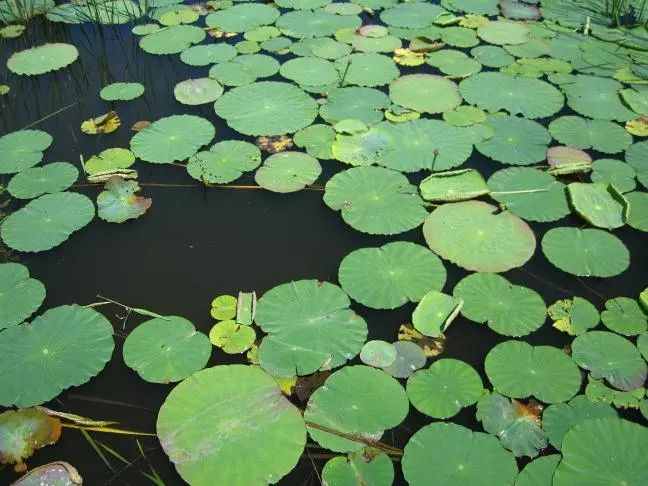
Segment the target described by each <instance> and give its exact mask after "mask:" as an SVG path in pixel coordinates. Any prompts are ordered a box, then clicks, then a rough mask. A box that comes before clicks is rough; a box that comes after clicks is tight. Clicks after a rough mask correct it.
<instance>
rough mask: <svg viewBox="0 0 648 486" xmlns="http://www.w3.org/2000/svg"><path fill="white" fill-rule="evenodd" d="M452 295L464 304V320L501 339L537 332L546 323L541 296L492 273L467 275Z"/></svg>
mask: <svg viewBox="0 0 648 486" xmlns="http://www.w3.org/2000/svg"><path fill="white" fill-rule="evenodd" d="M453 293H454V296H455V298H457V299H462V300H463V302H464V304H463V307H462V308H461V314H462V315H463V316H464V317H466V318H467V319H470V320H471V321H475V322H480V323H485V324H487V325H488V327H490V328H491V329H492V330H494V331H495V332H497V333H499V334H503V335H504V336H525V335H527V334H529V333H531V332H533V331H535V330H536V329H538V328H540V327H541V326H542V325H543V324H544V322H545V319H546V314H547V308H546V306H545V303H544V301H543V300H542V297H541V296H540V294H538V293H537V292H535V291H533V290H531V289H528V288H526V287H522V286H520V285H513V284H511V283H510V282H509V281H508V280H506V279H505V278H504V277H502V276H501V275H497V274H494V273H473V274H471V275H468V276H467V277H464V278H463V280H461V281H460V282H459V283H458V284H457V286H456V287H455V288H454V291H453Z"/></svg>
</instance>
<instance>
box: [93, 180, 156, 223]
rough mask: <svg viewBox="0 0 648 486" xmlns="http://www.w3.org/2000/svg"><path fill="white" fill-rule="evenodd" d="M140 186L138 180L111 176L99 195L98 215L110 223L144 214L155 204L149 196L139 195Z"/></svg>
mask: <svg viewBox="0 0 648 486" xmlns="http://www.w3.org/2000/svg"><path fill="white" fill-rule="evenodd" d="M139 190H140V187H139V184H138V183H137V182H136V181H126V180H124V179H122V178H121V177H111V178H110V179H108V182H106V185H105V186H104V191H103V192H101V193H100V194H99V196H97V216H99V217H100V218H101V219H103V220H105V221H108V222H109V223H123V222H124V221H127V220H129V219H136V218H139V217H140V216H142V215H144V214H145V213H146V211H148V209H149V208H150V207H151V204H153V200H152V199H151V198H148V197H142V196H138V195H137V194H136V193H137V192H139Z"/></svg>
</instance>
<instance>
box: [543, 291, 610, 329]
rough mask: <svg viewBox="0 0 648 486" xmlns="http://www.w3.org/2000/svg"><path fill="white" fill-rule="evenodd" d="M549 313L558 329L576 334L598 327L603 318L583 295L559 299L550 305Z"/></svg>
mask: <svg viewBox="0 0 648 486" xmlns="http://www.w3.org/2000/svg"><path fill="white" fill-rule="evenodd" d="M547 313H548V314H549V317H550V318H551V319H552V320H553V321H554V324H553V326H554V327H555V328H556V329H559V330H561V331H565V332H566V333H568V334H571V335H575V336H577V335H579V334H583V333H584V332H586V331H588V330H589V329H591V328H593V327H596V325H597V324H598V323H599V321H600V320H601V316H600V315H599V313H598V311H597V310H596V307H594V306H593V305H592V304H591V303H590V302H589V301H587V300H585V299H583V298H581V297H574V298H573V299H564V300H559V301H557V302H556V303H554V304H553V305H551V306H549V308H548V309H547Z"/></svg>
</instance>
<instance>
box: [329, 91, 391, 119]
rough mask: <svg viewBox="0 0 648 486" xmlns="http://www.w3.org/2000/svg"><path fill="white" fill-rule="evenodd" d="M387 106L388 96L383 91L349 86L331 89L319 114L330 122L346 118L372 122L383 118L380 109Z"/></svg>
mask: <svg viewBox="0 0 648 486" xmlns="http://www.w3.org/2000/svg"><path fill="white" fill-rule="evenodd" d="M388 106H389V97H388V96H387V95H386V94H385V93H383V92H381V91H378V90H377V89H374V88H363V87H359V86H350V87H348V88H337V89H334V90H333V91H331V92H330V93H329V95H328V96H327V97H326V103H325V104H323V105H322V106H321V107H320V110H319V114H320V116H321V117H322V118H323V119H324V120H326V122H328V123H332V124H334V123H337V122H339V121H341V120H347V119H355V120H362V121H363V122H365V123H367V124H373V123H377V122H379V121H381V120H382V119H383V113H382V110H384V109H385V108H387V107H388Z"/></svg>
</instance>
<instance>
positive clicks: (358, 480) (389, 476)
mask: <svg viewBox="0 0 648 486" xmlns="http://www.w3.org/2000/svg"><path fill="white" fill-rule="evenodd" d="M331 5H354V4H352V3H350V4H344V3H333V4H331ZM393 481H394V465H393V464H392V461H391V459H390V458H389V456H388V455H387V454H385V453H384V452H380V451H378V450H377V449H371V448H368V447H367V448H365V449H361V450H359V451H356V452H351V453H349V456H348V457H334V458H333V459H329V460H328V462H327V463H326V464H325V465H324V468H323V469H322V482H323V483H324V484H329V485H331V486H333V485H337V486H363V485H371V486H390V485H391V484H392V482H393Z"/></svg>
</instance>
